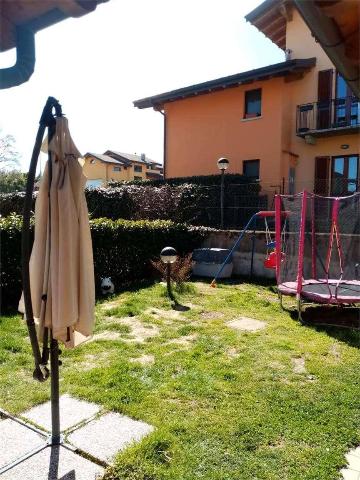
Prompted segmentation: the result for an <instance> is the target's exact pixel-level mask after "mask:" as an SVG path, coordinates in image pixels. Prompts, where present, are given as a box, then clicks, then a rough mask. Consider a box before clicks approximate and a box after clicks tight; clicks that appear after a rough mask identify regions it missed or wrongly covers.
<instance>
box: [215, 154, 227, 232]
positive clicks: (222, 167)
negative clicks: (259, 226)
mask: <svg viewBox="0 0 360 480" xmlns="http://www.w3.org/2000/svg"><path fill="white" fill-rule="evenodd" d="M229 163H230V162H229V160H228V159H227V158H224V157H221V158H219V160H218V161H217V166H218V169H219V170H220V171H221V189H220V215H221V225H220V226H221V228H224V174H225V170H227V169H228V168H229Z"/></svg>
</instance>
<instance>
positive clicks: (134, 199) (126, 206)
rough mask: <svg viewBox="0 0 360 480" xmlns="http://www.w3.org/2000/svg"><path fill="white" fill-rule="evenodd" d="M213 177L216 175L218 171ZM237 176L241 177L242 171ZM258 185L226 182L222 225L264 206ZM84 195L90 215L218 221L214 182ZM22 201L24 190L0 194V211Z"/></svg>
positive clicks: (238, 222) (16, 208) (18, 208)
mask: <svg viewBox="0 0 360 480" xmlns="http://www.w3.org/2000/svg"><path fill="white" fill-rule="evenodd" d="M213 177H214V178H216V179H218V177H219V175H214V176H213ZM227 177H228V176H226V177H225V178H227ZM229 177H230V175H229ZM232 177H233V176H232ZM238 177H240V178H244V177H242V176H241V175H240V176H238ZM195 178H196V177H195ZM199 178H202V177H199ZM206 178H208V177H206ZM176 180H179V179H176ZM259 189H260V186H259V185H258V184H253V183H252V184H248V183H242V184H228V185H227V186H226V189H225V206H226V207H227V208H226V209H225V225H228V226H232V227H233V228H234V227H235V228H236V227H240V226H242V225H243V224H244V222H245V221H246V220H248V218H250V216H251V215H252V214H253V213H254V212H255V211H257V210H260V209H264V208H266V205H265V204H264V202H263V200H264V199H266V198H265V197H264V196H260V195H259ZM86 199H87V204H88V208H89V213H90V215H91V217H92V218H103V217H106V218H111V219H113V220H116V219H119V218H123V219H127V220H158V219H161V220H172V221H173V222H175V223H190V224H192V225H206V226H209V227H214V226H218V225H219V223H220V208H219V199H220V187H219V185H215V184H214V185H207V186H205V185H200V184H189V183H184V184H181V185H177V186H176V185H175V186H173V185H170V184H166V183H165V184H164V183H163V184H162V185H161V186H157V187H156V186H151V185H149V184H148V183H143V184H140V185H125V184H124V185H122V186H119V187H114V188H98V189H91V190H87V191H86ZM23 202H24V194H23V193H17V194H16V193H13V194H7V195H1V196H0V214H1V215H3V216H7V215H9V214H11V213H17V214H21V213H22V208H23Z"/></svg>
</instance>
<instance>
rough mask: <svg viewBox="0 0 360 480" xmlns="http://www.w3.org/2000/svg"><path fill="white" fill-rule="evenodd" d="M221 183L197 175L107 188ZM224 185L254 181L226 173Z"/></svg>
mask: <svg viewBox="0 0 360 480" xmlns="http://www.w3.org/2000/svg"><path fill="white" fill-rule="evenodd" d="M220 182H221V175H219V174H218V175H197V176H193V177H176V178H168V179H166V180H164V179H163V178H158V179H155V180H146V181H145V182H144V181H142V180H131V181H121V182H109V187H112V188H115V187H121V186H124V185H151V186H153V187H161V186H163V185H171V186H177V185H183V184H191V185H202V186H211V185H220ZM224 182H225V185H227V184H235V183H236V184H239V183H241V184H244V185H245V184H249V183H253V182H254V180H252V179H250V178H249V177H245V176H244V175H241V174H240V173H227V174H225V176H224Z"/></svg>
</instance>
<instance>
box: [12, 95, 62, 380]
mask: <svg viewBox="0 0 360 480" xmlns="http://www.w3.org/2000/svg"><path fill="white" fill-rule="evenodd" d="M53 108H55V110H56V113H57V114H59V113H61V107H60V105H59V103H58V101H57V100H56V99H55V98H53V97H49V98H48V99H47V101H46V104H45V106H44V108H43V111H42V114H41V118H40V122H39V123H40V125H39V128H38V132H37V135H36V140H35V145H34V148H33V152H32V155H31V160H30V167H29V172H28V178H27V182H26V193H25V199H24V209H23V225H22V239H21V257H22V258H21V268H22V286H23V296H24V306H25V316H26V323H27V328H28V333H29V338H30V343H31V348H32V352H33V357H34V363H35V370H34V374H33V377H34V378H35V379H36V380H39V381H40V382H43V381H44V380H46V378H47V377H48V376H49V375H48V370H47V368H46V366H45V365H43V364H42V357H41V353H40V347H39V341H38V338H37V334H36V328H35V322H34V314H33V309H32V302H31V290H30V271H29V261H30V253H31V241H30V240H31V235H30V218H31V210H32V194H33V190H34V183H35V175H36V167H37V162H38V158H39V153H40V149H41V144H42V140H43V137H44V133H45V129H46V127H48V126H49V125H50V123H52V122H54V118H53V115H52V110H53Z"/></svg>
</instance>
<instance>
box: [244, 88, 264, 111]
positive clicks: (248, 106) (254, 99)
mask: <svg viewBox="0 0 360 480" xmlns="http://www.w3.org/2000/svg"><path fill="white" fill-rule="evenodd" d="M260 116H261V88H258V89H256V90H248V91H247V92H245V115H244V118H253V117H260Z"/></svg>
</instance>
